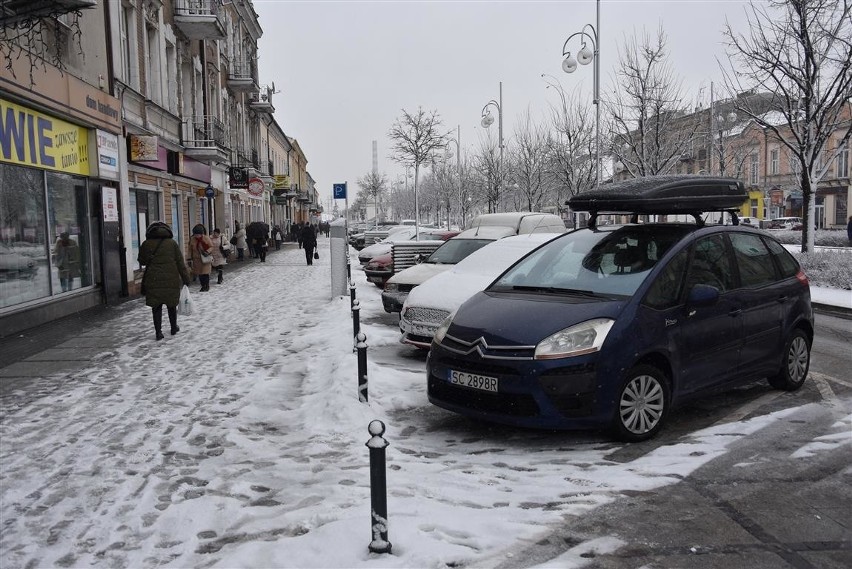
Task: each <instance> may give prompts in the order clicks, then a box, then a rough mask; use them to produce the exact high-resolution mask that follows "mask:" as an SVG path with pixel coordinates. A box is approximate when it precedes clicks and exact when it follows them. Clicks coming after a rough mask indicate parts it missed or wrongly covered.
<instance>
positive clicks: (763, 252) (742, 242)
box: [729, 233, 776, 288]
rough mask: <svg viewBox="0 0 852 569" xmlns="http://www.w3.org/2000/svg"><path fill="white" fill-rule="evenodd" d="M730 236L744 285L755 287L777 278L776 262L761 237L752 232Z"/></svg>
mask: <svg viewBox="0 0 852 569" xmlns="http://www.w3.org/2000/svg"><path fill="white" fill-rule="evenodd" d="M729 237H730V239H731V246H732V247H733V248H734V259H736V261H737V268H738V269H739V272H740V283H741V285H742V286H744V287H746V288H754V287H759V286H763V285H766V284H769V283H771V282H774V281H775V280H776V276H775V264H774V263H773V262H772V257H771V256H770V255H769V250H768V249H767V248H766V245H764V244H763V240H761V239H760V237H758V236H757V235H752V234H750V233H730V234H729Z"/></svg>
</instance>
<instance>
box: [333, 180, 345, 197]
mask: <svg viewBox="0 0 852 569" xmlns="http://www.w3.org/2000/svg"><path fill="white" fill-rule="evenodd" d="M334 199H336V200H345V199H346V183H345V182H344V183H342V184H334Z"/></svg>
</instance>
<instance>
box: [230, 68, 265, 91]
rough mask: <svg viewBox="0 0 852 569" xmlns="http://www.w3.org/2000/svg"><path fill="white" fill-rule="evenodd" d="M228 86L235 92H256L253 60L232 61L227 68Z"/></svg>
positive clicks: (257, 89)
mask: <svg viewBox="0 0 852 569" xmlns="http://www.w3.org/2000/svg"><path fill="white" fill-rule="evenodd" d="M228 87H230V88H231V90H232V91H237V92H252V91H254V92H258V91H260V87H259V86H258V85H257V81H255V65H254V60H241V61H232V62H231V66H230V68H229V69H228Z"/></svg>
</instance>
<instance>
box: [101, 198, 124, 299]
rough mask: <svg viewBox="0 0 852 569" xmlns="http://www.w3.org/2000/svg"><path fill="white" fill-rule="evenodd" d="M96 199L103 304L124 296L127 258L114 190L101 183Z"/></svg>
mask: <svg viewBox="0 0 852 569" xmlns="http://www.w3.org/2000/svg"><path fill="white" fill-rule="evenodd" d="M99 190H100V191H98V192H96V193H97V194H98V196H97V198H98V199H97V201H98V203H99V204H100V205H101V207H100V208H99V210H100V215H99V216H98V217H99V221H100V223H99V225H100V233H101V239H100V242H101V245H100V249H101V259H102V262H101V286H102V287H103V291H104V300H106V303H107V304H118V302H119V299H120V298H121V297H123V296H127V294H128V291H127V261H126V259H125V247H124V241H123V239H122V234H121V221H120V220H121V215H120V212H119V200H118V190H117V189H116V188H113V187H110V186H101V187H100V188H99Z"/></svg>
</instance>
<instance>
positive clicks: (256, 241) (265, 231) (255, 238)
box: [246, 221, 269, 263]
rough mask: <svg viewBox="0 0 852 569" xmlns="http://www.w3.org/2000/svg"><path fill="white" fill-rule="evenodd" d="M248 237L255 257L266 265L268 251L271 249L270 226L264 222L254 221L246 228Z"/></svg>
mask: <svg viewBox="0 0 852 569" xmlns="http://www.w3.org/2000/svg"><path fill="white" fill-rule="evenodd" d="M246 236H247V237H248V241H249V245H250V246H251V248H252V253H253V255H254V257H255V258H256V259H260V262H261V263H265V262H266V250H267V247H269V225H267V224H266V223H264V222H262V221H252V222H251V223H249V224H248V225H247V226H246Z"/></svg>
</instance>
